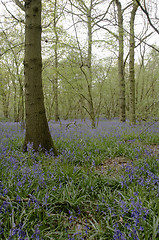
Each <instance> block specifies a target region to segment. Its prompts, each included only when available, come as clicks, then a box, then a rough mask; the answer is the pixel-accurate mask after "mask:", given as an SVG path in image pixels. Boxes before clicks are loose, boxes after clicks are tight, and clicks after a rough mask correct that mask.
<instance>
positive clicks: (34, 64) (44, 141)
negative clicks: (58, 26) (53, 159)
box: [24, 0, 58, 155]
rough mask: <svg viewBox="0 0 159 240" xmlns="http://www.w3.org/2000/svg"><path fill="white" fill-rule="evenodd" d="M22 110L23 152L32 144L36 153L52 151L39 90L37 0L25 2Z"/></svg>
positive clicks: (39, 55)
mask: <svg viewBox="0 0 159 240" xmlns="http://www.w3.org/2000/svg"><path fill="white" fill-rule="evenodd" d="M24 74H25V110H26V133H25V142H24V150H27V144H29V143H31V144H33V148H34V149H35V150H36V151H38V150H39V147H41V149H42V150H47V151H49V150H51V149H53V151H54V154H55V155H57V154H58V153H57V150H56V148H55V146H54V144H53V141H52V138H51V134H50V131H49V127H48V122H47V119H46V113H45V107H44V95H43V88H42V58H41V0H26V1H25V59H24Z"/></svg>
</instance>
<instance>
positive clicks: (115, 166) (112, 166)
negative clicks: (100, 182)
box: [96, 157, 131, 173]
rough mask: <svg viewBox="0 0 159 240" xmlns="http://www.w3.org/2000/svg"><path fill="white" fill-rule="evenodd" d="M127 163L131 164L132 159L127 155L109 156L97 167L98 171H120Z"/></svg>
mask: <svg viewBox="0 0 159 240" xmlns="http://www.w3.org/2000/svg"><path fill="white" fill-rule="evenodd" d="M127 164H131V160H130V159H128V158H126V157H115V158H113V159H111V158H109V159H106V160H105V161H103V162H102V163H101V164H100V165H99V166H97V167H96V171H98V172H100V173H104V172H108V171H110V170H112V171H118V170H121V169H122V168H124V167H126V166H127Z"/></svg>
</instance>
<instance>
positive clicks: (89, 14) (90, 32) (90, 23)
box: [87, 1, 95, 128]
mask: <svg viewBox="0 0 159 240" xmlns="http://www.w3.org/2000/svg"><path fill="white" fill-rule="evenodd" d="M91 9H92V1H91V4H90V9H88V15H87V21H88V22H87V27H88V58H87V66H88V82H87V88H88V97H89V102H88V103H89V114H90V117H91V122H92V128H95V113H94V106H93V98H92V19H91Z"/></svg>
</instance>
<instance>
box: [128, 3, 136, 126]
mask: <svg viewBox="0 0 159 240" xmlns="http://www.w3.org/2000/svg"><path fill="white" fill-rule="evenodd" d="M137 8H138V4H137V3H136V2H134V3H133V9H132V11H131V18H130V57H129V81H130V102H129V110H130V122H131V123H132V124H135V123H136V114H135V70H134V49H135V37H134V22H135V15H136V11H137Z"/></svg>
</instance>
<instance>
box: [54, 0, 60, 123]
mask: <svg viewBox="0 0 159 240" xmlns="http://www.w3.org/2000/svg"><path fill="white" fill-rule="evenodd" d="M56 15H57V0H55V7H54V20H53V26H54V33H55V47H54V54H55V71H56V72H55V78H54V97H55V98H54V99H55V121H56V122H57V121H58V120H59V107H58V71H57V70H58V52H57V47H58V46H57V45H58V33H57V16H56Z"/></svg>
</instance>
